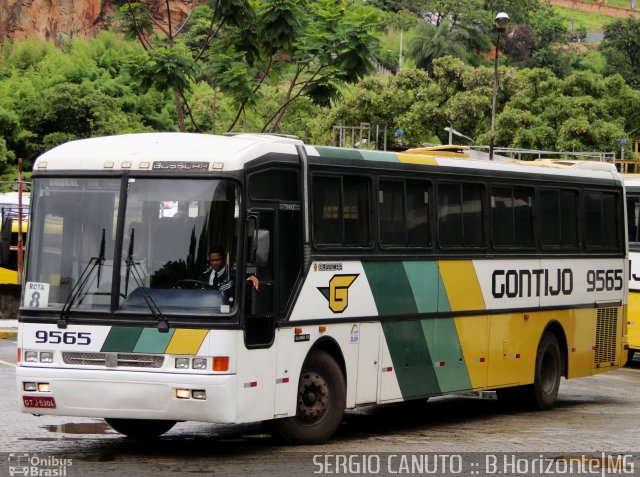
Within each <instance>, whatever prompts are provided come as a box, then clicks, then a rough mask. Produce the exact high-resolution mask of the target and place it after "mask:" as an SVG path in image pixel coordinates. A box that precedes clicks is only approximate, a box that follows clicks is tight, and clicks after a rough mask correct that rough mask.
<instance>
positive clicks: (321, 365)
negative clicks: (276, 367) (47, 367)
mask: <svg viewBox="0 0 640 477" xmlns="http://www.w3.org/2000/svg"><path fill="white" fill-rule="evenodd" d="M346 389H347V386H346V383H345V378H344V374H343V373H342V369H340V366H338V363H336V361H335V359H333V358H332V357H331V355H329V354H328V353H327V352H325V351H321V350H317V351H313V352H311V354H310V355H309V356H308V357H307V359H306V360H305V362H304V364H303V366H302V372H301V373H300V381H299V383H298V407H297V412H296V415H295V416H294V417H288V418H284V419H275V420H273V421H268V422H267V423H266V424H267V429H268V430H269V431H270V432H273V433H275V434H276V436H277V437H280V438H282V439H284V440H285V441H286V442H289V443H291V444H317V443H320V442H324V441H326V440H327V439H329V438H330V437H331V436H332V435H333V433H334V432H335V430H336V429H337V428H338V426H339V425H340V423H341V422H342V417H343V416H344V409H345V406H346V394H347V393H346Z"/></svg>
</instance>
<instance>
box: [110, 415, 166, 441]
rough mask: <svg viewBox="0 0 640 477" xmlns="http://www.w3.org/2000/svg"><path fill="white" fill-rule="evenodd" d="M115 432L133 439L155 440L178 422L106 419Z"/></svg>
mask: <svg viewBox="0 0 640 477" xmlns="http://www.w3.org/2000/svg"><path fill="white" fill-rule="evenodd" d="M105 421H107V424H109V425H110V426H111V427H112V428H113V429H114V430H115V431H117V432H119V433H120V434H124V435H125V436H127V437H131V438H132V439H141V440H146V439H155V438H156V437H158V436H159V435H160V434H164V433H165V432H167V431H168V430H169V429H171V428H172V427H173V426H175V425H176V421H160V420H151V419H111V418H109V419H105Z"/></svg>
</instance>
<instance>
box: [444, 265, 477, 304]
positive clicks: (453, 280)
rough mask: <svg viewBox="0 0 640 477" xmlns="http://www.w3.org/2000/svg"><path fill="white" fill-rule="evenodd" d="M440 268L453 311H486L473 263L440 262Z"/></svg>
mask: <svg viewBox="0 0 640 477" xmlns="http://www.w3.org/2000/svg"><path fill="white" fill-rule="evenodd" d="M439 266H440V275H441V276H442V281H443V282H444V288H445V290H446V291H447V297H448V298H449V305H450V306H451V311H470V310H485V309H486V306H485V303H484V297H483V296H482V290H481V289H480V283H479V282H478V277H477V275H476V270H475V268H474V267H473V261H471V260H440V262H439Z"/></svg>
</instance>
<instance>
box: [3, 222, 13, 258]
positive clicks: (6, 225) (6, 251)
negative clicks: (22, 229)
mask: <svg viewBox="0 0 640 477" xmlns="http://www.w3.org/2000/svg"><path fill="white" fill-rule="evenodd" d="M12 226H13V219H12V218H11V217H5V219H4V221H3V222H2V243H1V244H0V263H3V264H4V263H9V260H10V251H11V228H12Z"/></svg>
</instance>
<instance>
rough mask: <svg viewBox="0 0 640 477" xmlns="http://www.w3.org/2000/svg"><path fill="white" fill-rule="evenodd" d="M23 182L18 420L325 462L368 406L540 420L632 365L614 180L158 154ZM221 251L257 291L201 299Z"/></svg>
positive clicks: (176, 147)
mask: <svg viewBox="0 0 640 477" xmlns="http://www.w3.org/2000/svg"><path fill="white" fill-rule="evenodd" d="M32 180H33V183H32V217H31V229H30V239H29V244H28V250H27V258H26V270H25V283H24V287H23V288H24V293H23V296H22V302H21V308H20V317H19V332H18V363H19V364H18V367H17V371H16V373H17V374H16V378H17V386H18V390H19V393H20V398H21V400H20V402H21V404H20V406H21V411H23V412H26V413H32V414H38V415H49V414H53V415H65V416H85V417H94V418H104V419H105V420H106V422H107V423H109V424H110V425H111V426H112V427H113V428H114V429H115V430H116V431H118V432H120V433H122V434H125V435H127V436H129V437H133V438H153V437H155V436H158V435H160V434H162V433H164V432H167V431H168V430H170V429H171V427H172V426H173V425H174V424H175V423H176V422H177V421H190V420H193V421H203V422H212V423H244V422H257V421H263V422H264V423H265V425H266V427H267V429H268V430H269V432H270V433H272V434H274V435H277V436H279V438H282V439H284V440H285V441H287V442H290V443H317V442H322V441H325V440H327V439H329V438H330V437H331V436H332V435H333V433H334V431H335V430H336V429H337V427H338V426H339V425H340V423H341V421H342V418H343V415H344V413H345V410H347V409H353V408H357V407H361V406H370V405H376V404H384V403H393V402H400V401H410V400H425V399H426V398H429V397H432V396H442V395H449V394H456V393H465V392H480V391H483V390H496V391H497V394H498V398H499V399H500V400H504V401H506V402H509V401H512V402H516V403H520V404H522V405H526V406H527V407H529V408H535V409H540V410H546V409H549V408H551V407H552V406H553V405H554V403H555V401H556V398H557V393H558V389H559V386H560V381H561V378H562V377H565V378H575V377H580V376H590V375H594V374H596V373H600V372H604V371H608V370H613V369H617V368H619V367H620V366H622V365H624V363H625V361H626V359H627V352H626V345H627V343H626V306H627V299H626V296H627V289H628V280H627V278H626V277H627V274H628V260H627V252H626V250H627V245H626V234H625V214H624V187H623V180H622V176H621V175H620V174H619V173H617V172H616V171H615V169H614V168H613V166H610V165H608V164H604V163H590V162H579V161H559V162H543V164H542V165H536V164H535V163H520V162H518V161H515V160H513V161H487V160H477V159H471V158H460V157H439V156H438V153H437V152H435V153H434V152H433V151H432V152H429V153H427V152H425V151H420V150H417V151H413V152H411V151H409V152H406V153H392V152H381V151H363V150H357V149H343V148H335V147H324V146H312V145H307V144H305V143H304V142H302V141H300V140H298V139H296V138H292V137H281V136H275V135H258V134H254V135H252V134H239V135H233V136H214V135H202V134H187V133H145V134H132V135H122V136H114V137H102V138H93V139H84V140H79V141H73V142H70V143H67V144H64V145H61V146H58V147H56V148H54V149H52V150H50V151H49V152H46V153H45V154H43V155H42V156H41V157H40V158H38V159H37V160H36V162H35V163H34V169H33V178H32ZM168 203H170V204H171V207H173V208H175V209H176V210H175V213H174V212H172V213H171V214H165V213H164V212H163V210H165V209H166V207H167V205H166V204H168ZM214 245H215V246H218V247H223V248H224V249H225V250H226V252H225V253H224V259H225V261H226V266H227V267H228V268H229V271H230V272H231V273H232V274H234V276H235V277H239V278H244V277H245V276H246V275H247V274H250V275H253V276H255V277H257V279H258V280H259V289H258V290H256V289H255V288H254V287H253V286H251V284H250V283H249V282H245V281H244V280H242V279H238V280H235V281H234V286H233V287H231V288H230V289H228V290H225V291H221V290H216V289H211V288H210V287H208V286H207V285H208V284H207V283H204V284H203V283H202V282H201V281H200V280H199V279H198V277H200V274H201V273H202V272H203V270H206V269H207V259H208V253H209V250H210V248H211V247H212V246H214Z"/></svg>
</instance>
